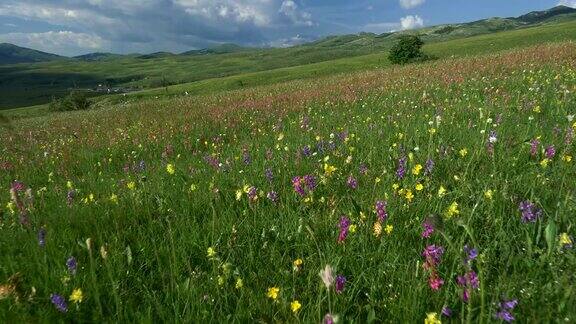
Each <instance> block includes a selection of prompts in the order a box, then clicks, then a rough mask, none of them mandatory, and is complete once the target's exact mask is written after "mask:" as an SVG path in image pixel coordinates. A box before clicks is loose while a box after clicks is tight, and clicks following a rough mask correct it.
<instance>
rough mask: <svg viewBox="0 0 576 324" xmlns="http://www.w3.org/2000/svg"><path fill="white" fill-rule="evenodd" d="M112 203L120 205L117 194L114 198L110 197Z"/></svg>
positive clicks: (113, 195)
mask: <svg viewBox="0 0 576 324" xmlns="http://www.w3.org/2000/svg"><path fill="white" fill-rule="evenodd" d="M110 201H111V202H112V203H114V204H118V196H117V195H116V194H112V196H110Z"/></svg>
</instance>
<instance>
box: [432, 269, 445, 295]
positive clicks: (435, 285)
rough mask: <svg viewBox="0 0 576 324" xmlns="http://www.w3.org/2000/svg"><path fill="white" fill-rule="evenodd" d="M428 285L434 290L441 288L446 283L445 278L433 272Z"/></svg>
mask: <svg viewBox="0 0 576 324" xmlns="http://www.w3.org/2000/svg"><path fill="white" fill-rule="evenodd" d="M428 285H429V286H430V288H431V289H432V290H436V291H437V290H439V289H440V288H441V287H442V285H444V280H443V279H442V278H440V277H439V276H438V275H437V274H436V273H433V274H432V275H431V276H430V278H429V279H428Z"/></svg>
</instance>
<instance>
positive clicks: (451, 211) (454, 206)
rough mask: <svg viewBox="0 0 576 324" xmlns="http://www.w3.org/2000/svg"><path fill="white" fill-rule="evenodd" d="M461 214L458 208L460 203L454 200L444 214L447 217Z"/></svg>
mask: <svg viewBox="0 0 576 324" xmlns="http://www.w3.org/2000/svg"><path fill="white" fill-rule="evenodd" d="M458 214H460V210H458V203H457V202H453V203H452V204H451V205H450V207H448V210H447V211H446V213H445V214H444V216H445V217H446V218H447V219H450V218H452V217H453V216H456V215H458Z"/></svg>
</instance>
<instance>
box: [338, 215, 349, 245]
mask: <svg viewBox="0 0 576 324" xmlns="http://www.w3.org/2000/svg"><path fill="white" fill-rule="evenodd" d="M338 227H340V234H339V235H338V243H342V242H344V240H345V239H346V237H347V236H348V230H349V229H350V219H348V217H346V216H342V218H340V223H339V224H338Z"/></svg>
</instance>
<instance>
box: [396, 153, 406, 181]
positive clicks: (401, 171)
mask: <svg viewBox="0 0 576 324" xmlns="http://www.w3.org/2000/svg"><path fill="white" fill-rule="evenodd" d="M405 174H406V156H402V157H401V158H399V159H398V169H396V176H397V177H398V179H399V180H402V179H404V175H405Z"/></svg>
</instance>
